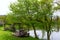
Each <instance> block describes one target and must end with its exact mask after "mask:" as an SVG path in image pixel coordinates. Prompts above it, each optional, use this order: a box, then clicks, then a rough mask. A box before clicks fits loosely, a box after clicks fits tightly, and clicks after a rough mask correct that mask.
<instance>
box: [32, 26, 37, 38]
mask: <svg viewBox="0 0 60 40" xmlns="http://www.w3.org/2000/svg"><path fill="white" fill-rule="evenodd" d="M33 30H34V34H35V38H37V39H38V37H37V34H36V29H35V27H34V25H33Z"/></svg>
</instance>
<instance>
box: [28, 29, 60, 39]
mask: <svg viewBox="0 0 60 40" xmlns="http://www.w3.org/2000/svg"><path fill="white" fill-rule="evenodd" d="M29 33H30V36H31V37H35V35H34V30H30V31H29ZM36 33H37V36H38V38H39V39H41V38H42V35H43V34H42V31H41V30H36ZM43 39H47V32H44V37H43ZM50 40H60V31H59V32H55V31H53V32H52V33H51V35H50Z"/></svg>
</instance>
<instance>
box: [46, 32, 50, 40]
mask: <svg viewBox="0 0 60 40" xmlns="http://www.w3.org/2000/svg"><path fill="white" fill-rule="evenodd" d="M47 40H50V31H47Z"/></svg>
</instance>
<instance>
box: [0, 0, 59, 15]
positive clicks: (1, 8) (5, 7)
mask: <svg viewBox="0 0 60 40" xmlns="http://www.w3.org/2000/svg"><path fill="white" fill-rule="evenodd" d="M16 1H17V0H0V15H6V14H7V13H8V12H9V5H10V3H11V2H16ZM55 1H57V0H55ZM54 15H60V11H57V12H55V13H54Z"/></svg>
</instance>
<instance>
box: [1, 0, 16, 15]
mask: <svg viewBox="0 0 60 40" xmlns="http://www.w3.org/2000/svg"><path fill="white" fill-rule="evenodd" d="M15 1H16V0H0V15H5V14H7V12H9V5H10V3H11V2H15Z"/></svg>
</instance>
